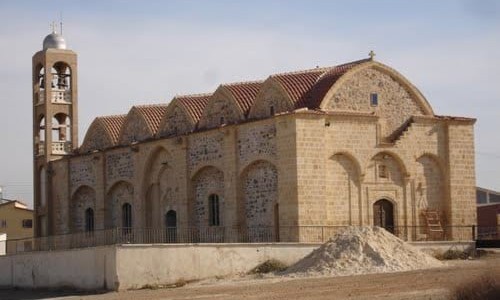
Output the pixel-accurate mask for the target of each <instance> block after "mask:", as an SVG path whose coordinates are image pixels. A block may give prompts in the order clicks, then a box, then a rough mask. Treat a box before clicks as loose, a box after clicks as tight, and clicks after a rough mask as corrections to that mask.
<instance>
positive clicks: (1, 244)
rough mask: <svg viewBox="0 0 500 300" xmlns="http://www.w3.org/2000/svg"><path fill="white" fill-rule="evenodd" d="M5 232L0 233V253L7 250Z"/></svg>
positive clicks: (3, 253) (2, 253)
mask: <svg viewBox="0 0 500 300" xmlns="http://www.w3.org/2000/svg"><path fill="white" fill-rule="evenodd" d="M6 241H7V234H6V233H0V255H5V253H7V252H6V250H7V242H6Z"/></svg>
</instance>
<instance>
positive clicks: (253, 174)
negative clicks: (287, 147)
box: [238, 160, 279, 233]
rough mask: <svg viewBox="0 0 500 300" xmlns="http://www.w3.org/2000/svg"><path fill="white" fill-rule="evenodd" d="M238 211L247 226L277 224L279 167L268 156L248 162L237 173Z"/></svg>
mask: <svg viewBox="0 0 500 300" xmlns="http://www.w3.org/2000/svg"><path fill="white" fill-rule="evenodd" d="M239 178H240V180H239V183H240V184H239V187H238V199H239V201H238V211H239V217H240V222H239V223H241V224H242V225H245V226H246V227H248V228H257V227H258V228H262V229H263V230H271V231H270V232H271V233H272V232H274V229H273V227H274V228H278V226H279V207H278V205H279V191H278V187H279V186H278V183H279V170H278V168H277V167H276V166H275V165H274V164H273V163H272V162H270V161H268V160H255V161H253V162H251V163H249V164H248V165H247V166H246V167H245V169H243V171H242V172H241V174H240V176H239Z"/></svg>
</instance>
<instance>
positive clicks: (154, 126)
mask: <svg viewBox="0 0 500 300" xmlns="http://www.w3.org/2000/svg"><path fill="white" fill-rule="evenodd" d="M167 107H168V105H167V104H153V105H136V106H134V107H133V108H132V109H136V110H137V111H138V112H139V114H141V115H142V116H143V117H144V120H145V121H146V124H147V125H148V127H149V129H150V130H151V132H152V133H153V134H156V132H157V131H158V127H160V122H161V119H162V118H163V115H164V114H165V112H166V111H167Z"/></svg>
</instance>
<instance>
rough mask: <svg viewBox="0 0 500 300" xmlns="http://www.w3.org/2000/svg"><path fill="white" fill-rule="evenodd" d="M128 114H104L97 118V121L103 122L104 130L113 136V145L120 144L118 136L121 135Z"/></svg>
mask: <svg viewBox="0 0 500 300" xmlns="http://www.w3.org/2000/svg"><path fill="white" fill-rule="evenodd" d="M126 117H127V115H115V116H102V117H98V118H96V120H95V122H99V123H100V124H102V127H103V128H104V130H105V131H106V132H107V133H108V134H109V136H110V138H111V143H112V144H113V145H116V144H118V138H119V137H120V130H121V128H122V125H123V123H124V122H125V118H126Z"/></svg>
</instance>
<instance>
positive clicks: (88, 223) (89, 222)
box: [85, 207, 94, 232]
mask: <svg viewBox="0 0 500 300" xmlns="http://www.w3.org/2000/svg"><path fill="white" fill-rule="evenodd" d="M85 231H86V232H92V231H94V210H93V209H92V208H90V207H89V208H87V209H86V210H85Z"/></svg>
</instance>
